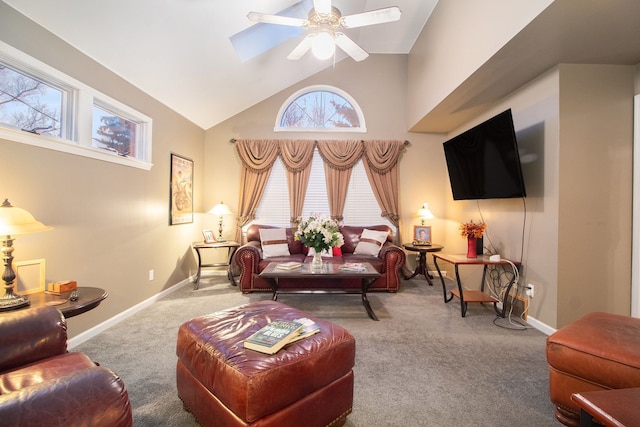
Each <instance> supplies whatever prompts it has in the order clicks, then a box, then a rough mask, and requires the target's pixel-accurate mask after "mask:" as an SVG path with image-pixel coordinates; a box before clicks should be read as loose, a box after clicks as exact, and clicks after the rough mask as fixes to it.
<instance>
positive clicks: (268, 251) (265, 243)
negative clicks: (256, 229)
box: [260, 228, 291, 258]
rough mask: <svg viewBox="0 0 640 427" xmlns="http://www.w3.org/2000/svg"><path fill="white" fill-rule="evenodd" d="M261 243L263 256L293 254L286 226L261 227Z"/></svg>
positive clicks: (271, 256)
mask: <svg viewBox="0 0 640 427" xmlns="http://www.w3.org/2000/svg"><path fill="white" fill-rule="evenodd" d="M260 244H261V246H262V257H263V258H273V257H277V256H287V255H291V254H290V253H289V245H288V244H287V231H286V230H285V229H284V228H261V229H260Z"/></svg>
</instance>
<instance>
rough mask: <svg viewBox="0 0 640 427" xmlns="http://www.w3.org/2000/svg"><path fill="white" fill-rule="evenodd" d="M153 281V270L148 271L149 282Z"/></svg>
mask: <svg viewBox="0 0 640 427" xmlns="http://www.w3.org/2000/svg"><path fill="white" fill-rule="evenodd" d="M152 280H153V270H149V281H152Z"/></svg>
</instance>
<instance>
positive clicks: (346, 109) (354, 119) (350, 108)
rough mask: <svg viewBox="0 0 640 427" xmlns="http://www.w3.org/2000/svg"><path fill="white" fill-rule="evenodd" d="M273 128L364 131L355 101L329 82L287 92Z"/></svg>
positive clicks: (311, 130) (363, 123)
mask: <svg viewBox="0 0 640 427" xmlns="http://www.w3.org/2000/svg"><path fill="white" fill-rule="evenodd" d="M274 130H275V131H276V132H286V131H290V132H291V131H293V132H305V131H306V132H366V131H367V127H366V125H365V121H364V115H363V114H362V110H361V109H360V106H359V105H358V103H357V102H356V101H355V100H354V99H353V98H352V97H351V96H350V95H349V94H348V93H346V92H344V91H342V90H340V89H338V88H337V87H333V86H326V85H318V86H309V87H306V88H304V89H301V90H299V91H297V92H296V93H294V94H293V95H291V96H290V97H289V98H288V99H287V100H286V101H285V102H284V104H282V107H280V111H278V116H277V117H276V126H275V128H274Z"/></svg>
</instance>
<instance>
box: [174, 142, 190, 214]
mask: <svg viewBox="0 0 640 427" xmlns="http://www.w3.org/2000/svg"><path fill="white" fill-rule="evenodd" d="M169 186H170V189H169V225H175V224H188V223H191V222H193V160H191V159H187V158H186V157H182V156H180V155H178V154H174V153H171V182H170V185H169Z"/></svg>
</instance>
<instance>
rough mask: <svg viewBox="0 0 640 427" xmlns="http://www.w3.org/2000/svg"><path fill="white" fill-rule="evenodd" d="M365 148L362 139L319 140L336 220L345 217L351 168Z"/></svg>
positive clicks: (330, 200)
mask: <svg viewBox="0 0 640 427" xmlns="http://www.w3.org/2000/svg"><path fill="white" fill-rule="evenodd" d="M363 150H364V146H363V144H362V141H318V151H319V152H320V156H322V159H323V160H324V174H325V180H326V182H327V196H328V198H329V213H330V215H331V218H333V219H335V220H336V221H342V219H343V218H344V217H343V215H342V214H343V212H344V202H345V200H346V199H347V188H348V187H349V179H350V178H351V170H352V169H353V166H354V165H355V164H356V162H357V161H358V160H360V157H361V156H362V152H363Z"/></svg>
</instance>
